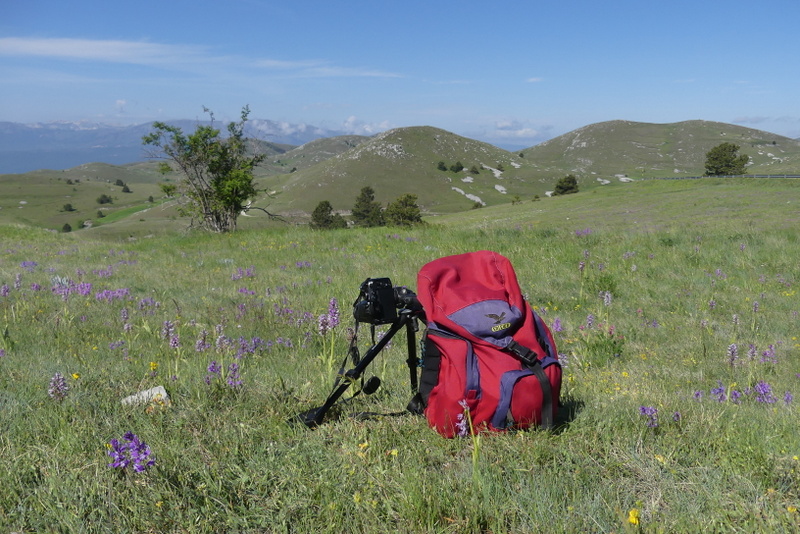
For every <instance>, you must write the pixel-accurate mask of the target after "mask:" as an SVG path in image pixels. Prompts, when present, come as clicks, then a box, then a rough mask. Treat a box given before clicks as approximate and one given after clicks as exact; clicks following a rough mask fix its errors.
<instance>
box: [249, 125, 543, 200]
mask: <svg viewBox="0 0 800 534" xmlns="http://www.w3.org/2000/svg"><path fill="white" fill-rule="evenodd" d="M439 162H443V163H444V164H445V166H446V167H447V168H448V170H445V171H442V170H439V169H438V165H439ZM456 163H461V164H462V165H463V166H464V169H463V170H461V171H458V172H454V171H452V170H449V168H450V167H451V166H452V165H455V164H456ZM536 170H537V169H536V167H535V166H534V165H533V164H532V163H531V162H530V161H529V160H527V159H525V158H521V157H520V156H519V155H518V154H512V153H510V152H507V151H505V150H502V149H500V148H497V147H495V146H493V145H490V144H488V143H482V142H480V141H475V140H473V139H468V138H465V137H461V136H459V135H456V134H453V133H450V132H447V131H445V130H440V129H438V128H433V127H429V126H421V127H411V128H398V129H395V130H390V131H388V132H385V133H382V134H379V135H377V136H375V137H373V138H371V139H369V140H368V141H365V142H363V143H361V144H360V145H358V146H357V147H354V148H352V149H351V150H348V151H347V152H344V153H341V154H339V155H336V156H334V157H332V158H330V159H328V160H326V161H324V162H322V163H320V164H318V165H315V166H313V167H309V168H307V169H304V170H300V171H298V172H295V173H293V174H291V175H290V176H286V175H284V176H276V177H272V178H269V179H267V180H265V181H266V182H267V183H269V184H270V188H271V189H272V190H274V191H276V192H277V193H278V194H277V197H276V199H275V200H274V202H273V206H274V207H275V208H276V209H278V210H279V211H281V210H283V211H289V212H310V211H311V210H313V209H314V207H315V206H316V205H317V204H318V203H319V202H320V201H321V200H328V201H330V202H331V204H332V205H333V207H334V209H339V210H348V209H349V208H350V207H352V204H353V201H354V200H355V197H356V195H357V194H358V191H359V190H360V189H361V188H362V187H364V186H370V187H372V188H373V189H374V190H375V193H376V200H378V201H380V202H383V203H387V202H390V201H392V200H394V199H395V198H397V197H398V196H400V195H402V194H405V193H412V194H415V195H417V196H418V198H419V204H420V206H421V207H422V208H423V210H424V211H425V212H427V213H448V212H455V211H464V210H469V209H471V208H473V207H474V206H475V205H476V203H477V204H479V205H493V204H501V203H507V202H510V201H511V200H512V198H513V197H514V196H516V195H519V196H530V197H532V196H533V195H537V194H538V195H543V194H544V193H545V191H546V190H547V189H549V188H552V183H554V181H555V180H554V179H544V178H543V177H542V176H540V175H538V174H537V173H536ZM556 179H557V178H556Z"/></svg>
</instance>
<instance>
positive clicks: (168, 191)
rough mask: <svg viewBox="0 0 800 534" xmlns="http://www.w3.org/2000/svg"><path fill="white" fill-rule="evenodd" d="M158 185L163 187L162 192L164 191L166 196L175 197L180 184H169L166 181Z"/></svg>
mask: <svg viewBox="0 0 800 534" xmlns="http://www.w3.org/2000/svg"><path fill="white" fill-rule="evenodd" d="M158 187H159V188H160V189H161V192H162V193H164V196H165V197H167V198H172V197H174V196H175V193H177V192H178V186H177V185H175V184H168V183H166V182H164V183H160V184H158Z"/></svg>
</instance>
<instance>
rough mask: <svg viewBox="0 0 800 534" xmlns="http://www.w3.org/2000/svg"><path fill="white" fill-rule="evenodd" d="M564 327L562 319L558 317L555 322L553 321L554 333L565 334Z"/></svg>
mask: <svg viewBox="0 0 800 534" xmlns="http://www.w3.org/2000/svg"><path fill="white" fill-rule="evenodd" d="M563 331H564V326H563V325H562V324H561V319H559V318H558V317H556V319H555V321H553V332H563Z"/></svg>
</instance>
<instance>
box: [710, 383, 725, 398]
mask: <svg viewBox="0 0 800 534" xmlns="http://www.w3.org/2000/svg"><path fill="white" fill-rule="evenodd" d="M709 393H711V394H712V395H714V396H715V397H716V398H717V402H725V401H726V400H727V395H726V393H725V386H723V385H722V380H717V387H715V388H714V389H712V390H711V391H710V392H709Z"/></svg>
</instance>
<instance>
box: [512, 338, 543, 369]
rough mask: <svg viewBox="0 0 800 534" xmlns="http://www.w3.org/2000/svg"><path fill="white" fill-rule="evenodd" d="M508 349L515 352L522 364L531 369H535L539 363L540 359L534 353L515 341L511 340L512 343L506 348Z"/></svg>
mask: <svg viewBox="0 0 800 534" xmlns="http://www.w3.org/2000/svg"><path fill="white" fill-rule="evenodd" d="M506 348H507V349H508V350H510V351H511V352H513V353H514V354H515V355H516V356H517V357H518V358H519V359H520V360H522V363H524V364H525V365H527V366H529V367H533V366H534V365H536V364H537V363H538V362H539V357H538V356H537V354H536V353H535V352H534V351H532V350H531V349H529V348H528V347H526V346H525V345H520V344H519V343H517V342H516V341H514V340H513V339H512V340H511V343H509V344H508V345H507V346H506Z"/></svg>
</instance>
